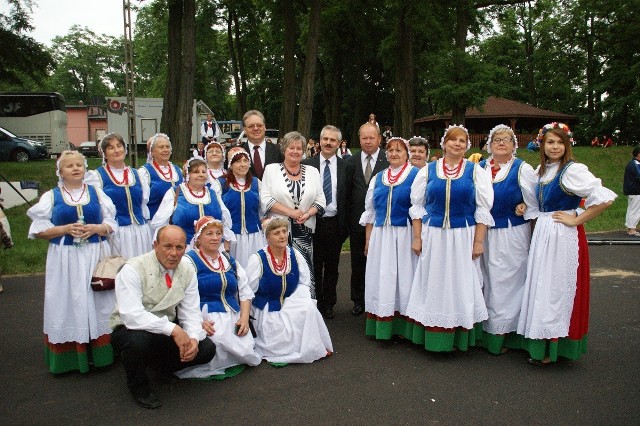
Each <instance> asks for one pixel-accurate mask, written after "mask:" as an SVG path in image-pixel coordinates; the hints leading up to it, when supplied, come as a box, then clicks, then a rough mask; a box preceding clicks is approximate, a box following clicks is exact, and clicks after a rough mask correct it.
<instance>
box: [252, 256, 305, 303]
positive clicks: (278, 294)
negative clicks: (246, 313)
mask: <svg viewBox="0 0 640 426" xmlns="http://www.w3.org/2000/svg"><path fill="white" fill-rule="evenodd" d="M287 250H289V256H290V258H291V268H290V270H289V273H288V274H286V275H276V274H275V273H274V272H273V270H272V269H271V267H270V266H269V261H268V260H267V253H266V252H265V251H264V249H261V250H258V255H259V256H260V260H262V276H261V277H260V281H259V282H258V290H257V291H256V295H255V297H254V299H253V306H255V307H256V308H258V309H264V307H265V305H266V304H267V303H268V304H269V312H275V311H279V310H280V309H281V308H282V304H283V303H284V299H285V298H287V297H289V296H291V295H292V294H293V292H294V291H295V290H296V287H298V280H299V279H300V273H299V270H298V261H297V260H296V255H295V253H294V252H293V249H292V248H291V247H287Z"/></svg>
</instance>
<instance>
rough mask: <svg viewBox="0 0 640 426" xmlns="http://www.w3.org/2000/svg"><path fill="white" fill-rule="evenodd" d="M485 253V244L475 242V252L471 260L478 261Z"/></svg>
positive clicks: (472, 253)
mask: <svg viewBox="0 0 640 426" xmlns="http://www.w3.org/2000/svg"><path fill="white" fill-rule="evenodd" d="M482 253H484V243H483V242H478V241H474V242H473V251H472V252H471V259H473V260H476V259H477V258H479V257H480V256H482Z"/></svg>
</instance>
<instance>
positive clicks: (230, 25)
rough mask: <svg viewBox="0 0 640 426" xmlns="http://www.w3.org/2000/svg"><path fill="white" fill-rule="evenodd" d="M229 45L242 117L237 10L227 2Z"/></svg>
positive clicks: (238, 111)
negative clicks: (235, 31)
mask: <svg viewBox="0 0 640 426" xmlns="http://www.w3.org/2000/svg"><path fill="white" fill-rule="evenodd" d="M227 11H228V15H227V46H228V47H229V57H230V58H231V69H232V70H233V84H234V87H235V89H236V115H237V116H238V117H241V116H242V114H244V112H245V111H244V109H243V108H242V106H241V105H242V87H240V71H239V70H238V57H237V56H236V50H235V45H234V43H233V15H235V11H232V10H231V6H229V4H228V3H227Z"/></svg>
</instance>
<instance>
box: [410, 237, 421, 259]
mask: <svg viewBox="0 0 640 426" xmlns="http://www.w3.org/2000/svg"><path fill="white" fill-rule="evenodd" d="M411 250H413V254H415V255H416V256H420V253H422V238H414V239H413V240H412V241H411Z"/></svg>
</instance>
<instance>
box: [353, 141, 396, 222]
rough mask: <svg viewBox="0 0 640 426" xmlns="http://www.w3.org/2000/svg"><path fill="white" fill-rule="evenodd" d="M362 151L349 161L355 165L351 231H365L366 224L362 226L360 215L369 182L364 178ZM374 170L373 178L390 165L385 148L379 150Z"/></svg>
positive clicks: (362, 210)
mask: <svg viewBox="0 0 640 426" xmlns="http://www.w3.org/2000/svg"><path fill="white" fill-rule="evenodd" d="M360 155H361V153H360V152H358V153H357V154H355V155H353V156H351V158H349V159H348V160H347V161H350V162H351V164H352V167H353V179H352V187H351V208H350V212H349V215H350V231H351V232H364V226H360V216H362V213H363V212H364V199H365V197H366V195H367V189H369V184H368V183H366V182H365V180H364V171H363V170H362V162H361V161H360V158H361V157H360ZM372 166H373V171H372V173H371V179H373V178H374V176H375V175H376V173H378V172H379V171H381V170H384V169H386V168H387V167H389V162H388V161H387V157H386V155H385V152H384V150H382V149H380V151H379V152H378V159H377V160H376V164H375V165H372Z"/></svg>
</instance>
